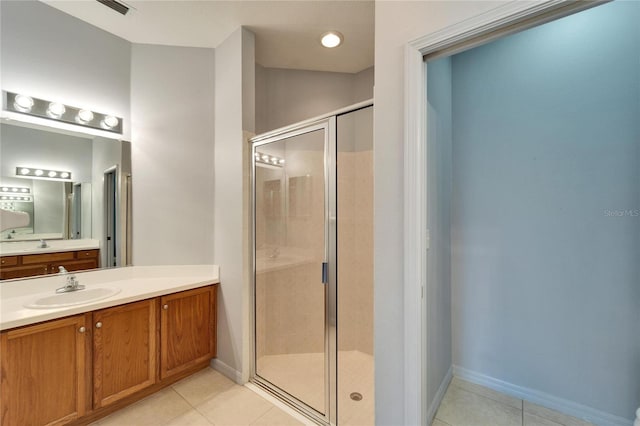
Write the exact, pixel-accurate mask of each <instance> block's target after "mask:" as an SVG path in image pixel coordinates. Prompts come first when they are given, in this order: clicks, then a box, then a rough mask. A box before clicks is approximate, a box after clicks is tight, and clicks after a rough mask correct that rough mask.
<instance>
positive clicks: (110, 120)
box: [102, 115, 119, 129]
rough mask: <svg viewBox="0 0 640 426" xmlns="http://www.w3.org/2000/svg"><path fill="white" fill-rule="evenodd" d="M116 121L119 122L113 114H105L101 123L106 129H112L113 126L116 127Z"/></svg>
mask: <svg viewBox="0 0 640 426" xmlns="http://www.w3.org/2000/svg"><path fill="white" fill-rule="evenodd" d="M118 123H119V121H118V119H117V118H116V117H114V116H113V115H107V116H106V117H105V118H104V120H102V124H103V125H104V127H106V128H107V129H113V128H114V127H116V126H117V125H118Z"/></svg>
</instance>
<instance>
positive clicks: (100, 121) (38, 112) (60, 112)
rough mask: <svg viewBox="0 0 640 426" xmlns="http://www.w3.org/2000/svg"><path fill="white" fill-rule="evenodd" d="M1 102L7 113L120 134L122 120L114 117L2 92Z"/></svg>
mask: <svg viewBox="0 0 640 426" xmlns="http://www.w3.org/2000/svg"><path fill="white" fill-rule="evenodd" d="M3 100H4V108H5V110H7V111H11V112H17V113H20V114H27V115H31V116H35V117H40V118H46V119H48V120H55V121H60V122H64V123H69V124H75V125H79V126H84V127H91V128H94V129H100V130H105V131H107V132H112V133H118V134H121V133H122V119H121V118H118V117H116V116H114V115H110V114H103V113H100V112H95V111H91V110H88V109H85V108H77V107H73V106H70V105H64V104H62V103H60V102H55V101H48V100H44V99H39V98H35V97H31V96H27V95H23V94H18V93H13V92H3Z"/></svg>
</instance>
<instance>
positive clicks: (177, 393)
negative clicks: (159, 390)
mask: <svg viewBox="0 0 640 426" xmlns="http://www.w3.org/2000/svg"><path fill="white" fill-rule="evenodd" d="M165 389H171V390H172V391H173V392H175V393H176V395H178V396H179V397H180V399H182V400H183V401H184V402H186V403H187V405H188V406H189V407H191V409H193V408H194V407H193V405H191V403H190V402H189V401H187V398H185V397H184V396H182V394H181V393H180V392H178V391H177V390H175V389H174V388H173V384H172V385H170V386H168V387H166V388H165ZM189 411H191V410H189ZM189 411H187V412H186V413H188V412H189ZM186 413H182V414H178V415H177V416H174V417H171V418H169V419H167V421H164V422H162V424H164V425H166V424H169V423H171V422H172V421H173V420H175V419H177V418H178V417H180V416H182V415H184V414H186ZM207 421H209V419H207Z"/></svg>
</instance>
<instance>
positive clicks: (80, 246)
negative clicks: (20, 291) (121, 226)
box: [0, 239, 100, 280]
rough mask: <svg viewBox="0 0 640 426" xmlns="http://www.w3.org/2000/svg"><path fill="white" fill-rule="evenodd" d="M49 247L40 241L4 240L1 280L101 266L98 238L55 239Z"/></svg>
mask: <svg viewBox="0 0 640 426" xmlns="http://www.w3.org/2000/svg"><path fill="white" fill-rule="evenodd" d="M46 245H47V246H46V247H44V248H43V247H39V243H37V242H36V241H21V242H11V243H8V242H0V280H8V279H13V278H27V277H34V276H38V275H48V274H57V273H58V271H59V267H60V266H62V267H64V268H65V269H66V270H67V271H69V272H73V271H84V270H89V269H97V268H99V267H100V249H99V246H100V243H99V241H98V240H93V239H84V240H53V241H51V240H50V241H48V242H47V244H46Z"/></svg>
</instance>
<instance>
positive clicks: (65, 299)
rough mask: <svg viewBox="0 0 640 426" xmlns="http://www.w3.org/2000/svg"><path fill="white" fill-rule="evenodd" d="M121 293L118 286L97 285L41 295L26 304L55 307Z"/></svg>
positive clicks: (93, 300) (44, 307)
mask: <svg viewBox="0 0 640 426" xmlns="http://www.w3.org/2000/svg"><path fill="white" fill-rule="evenodd" d="M118 293H120V289H119V288H116V287H97V288H88V289H85V290H77V291H72V292H69V293H58V294H53V295H51V296H44V297H39V298H38V299H36V300H34V301H33V302H31V303H28V304H26V305H24V307H25V308H31V309H54V308H63V307H65V306H73V305H82V304H85V303H89V302H97V301H98V300H102V299H106V298H107V297H111V296H114V295H116V294H118Z"/></svg>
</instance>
